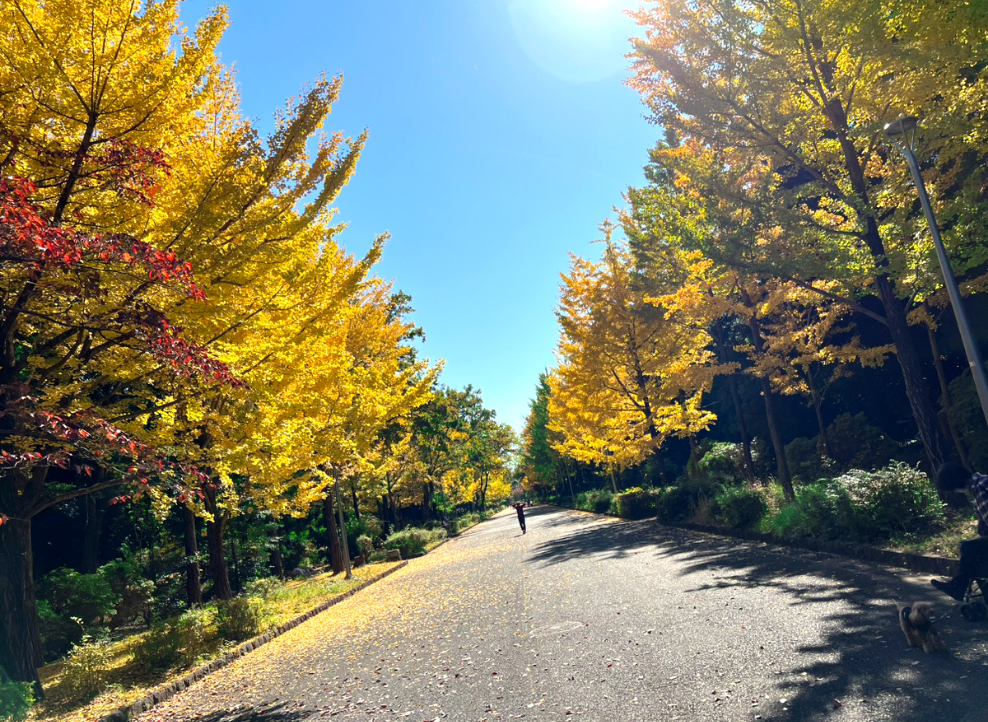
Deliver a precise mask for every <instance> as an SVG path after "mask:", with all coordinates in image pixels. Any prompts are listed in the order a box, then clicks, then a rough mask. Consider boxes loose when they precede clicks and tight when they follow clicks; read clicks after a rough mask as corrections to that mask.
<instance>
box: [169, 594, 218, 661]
mask: <svg viewBox="0 0 988 722" xmlns="http://www.w3.org/2000/svg"><path fill="white" fill-rule="evenodd" d="M214 615H215V612H213V610H212V609H209V608H203V607H194V608H192V609H190V610H189V611H187V612H186V613H185V614H183V615H182V616H181V617H179V618H178V620H177V621H176V622H175V623H174V624H175V626H176V627H177V628H178V637H179V644H180V645H181V647H182V658H183V661H185V663H186V664H192V663H193V662H195V661H196V659H198V658H199V656H200V655H202V654H204V653H205V652H206V651H207V647H208V646H209V643H210V642H211V641H212V640H213V638H214V637H215V636H216V631H215V629H214V627H213V620H214Z"/></svg>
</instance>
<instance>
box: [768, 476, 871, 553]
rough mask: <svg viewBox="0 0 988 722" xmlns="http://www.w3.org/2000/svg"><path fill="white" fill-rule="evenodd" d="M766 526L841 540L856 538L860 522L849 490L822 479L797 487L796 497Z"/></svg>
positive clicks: (786, 533)
mask: <svg viewBox="0 0 988 722" xmlns="http://www.w3.org/2000/svg"><path fill="white" fill-rule="evenodd" d="M765 526H766V529H767V530H768V531H771V532H774V533H776V534H781V535H782V536H814V537H818V538H820V539H840V538H853V537H856V535H857V526H858V522H857V518H856V516H855V511H854V504H853V502H852V501H851V498H850V496H849V495H848V494H847V491H846V490H845V489H843V488H842V487H840V486H838V485H835V484H833V483H832V482H830V481H828V480H822V481H819V482H816V483H814V484H808V485H806V486H804V487H801V488H799V489H797V491H796V500H795V501H794V502H793V503H792V504H789V505H787V506H786V507H783V508H782V509H781V510H780V511H779V514H777V515H776V516H775V517H773V518H771V519H769V520H768V521H767V522H766V525H765ZM852 530H853V531H852Z"/></svg>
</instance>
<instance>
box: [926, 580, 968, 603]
mask: <svg viewBox="0 0 988 722" xmlns="http://www.w3.org/2000/svg"><path fill="white" fill-rule="evenodd" d="M930 584H932V585H933V586H934V587H936V588H937V589H939V590H940V591H941V592H943V593H944V594H946V595H947V596H949V597H953V598H954V599H956V600H957V601H958V602H962V601H964V592H966V591H967V589H965V588H964V585H963V583H962V582H961V581H960V580H958V579H951V580H950V581H949V582H941V581H940V580H939V579H931V580H930Z"/></svg>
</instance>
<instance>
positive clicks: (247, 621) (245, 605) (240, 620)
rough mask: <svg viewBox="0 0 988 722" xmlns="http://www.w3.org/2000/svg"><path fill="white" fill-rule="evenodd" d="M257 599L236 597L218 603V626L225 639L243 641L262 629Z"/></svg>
mask: <svg viewBox="0 0 988 722" xmlns="http://www.w3.org/2000/svg"><path fill="white" fill-rule="evenodd" d="M260 606H261V605H260V604H258V601H257V600H256V599H253V598H251V597H234V598H233V599H224V600H220V602H219V603H218V604H217V605H216V626H217V629H218V630H219V634H220V636H221V637H222V638H223V639H230V640H233V641H235V642H241V641H243V640H245V639H250V638H251V637H253V636H254V635H255V634H257V633H258V631H260V628H261V609H260Z"/></svg>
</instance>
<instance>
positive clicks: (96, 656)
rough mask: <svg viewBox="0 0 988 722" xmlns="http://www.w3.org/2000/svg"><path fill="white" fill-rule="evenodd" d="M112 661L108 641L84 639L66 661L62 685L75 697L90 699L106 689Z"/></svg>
mask: <svg viewBox="0 0 988 722" xmlns="http://www.w3.org/2000/svg"><path fill="white" fill-rule="evenodd" d="M112 661H113V655H112V653H111V651H110V643H109V642H108V641H106V640H92V639H90V638H89V637H84V638H83V640H82V644H78V645H76V646H75V647H73V648H72V651H71V652H69V655H68V657H66V659H65V663H64V666H63V672H62V683H63V684H64V685H65V686H66V687H67V688H68V689H69V690H71V692H72V694H73V695H74V696H76V697H78V698H83V699H88V698H90V697H92V696H94V695H97V694H99V693H100V692H102V691H103V688H104V687H106V682H107V679H108V678H109V676H110V664H111V663H112Z"/></svg>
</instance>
